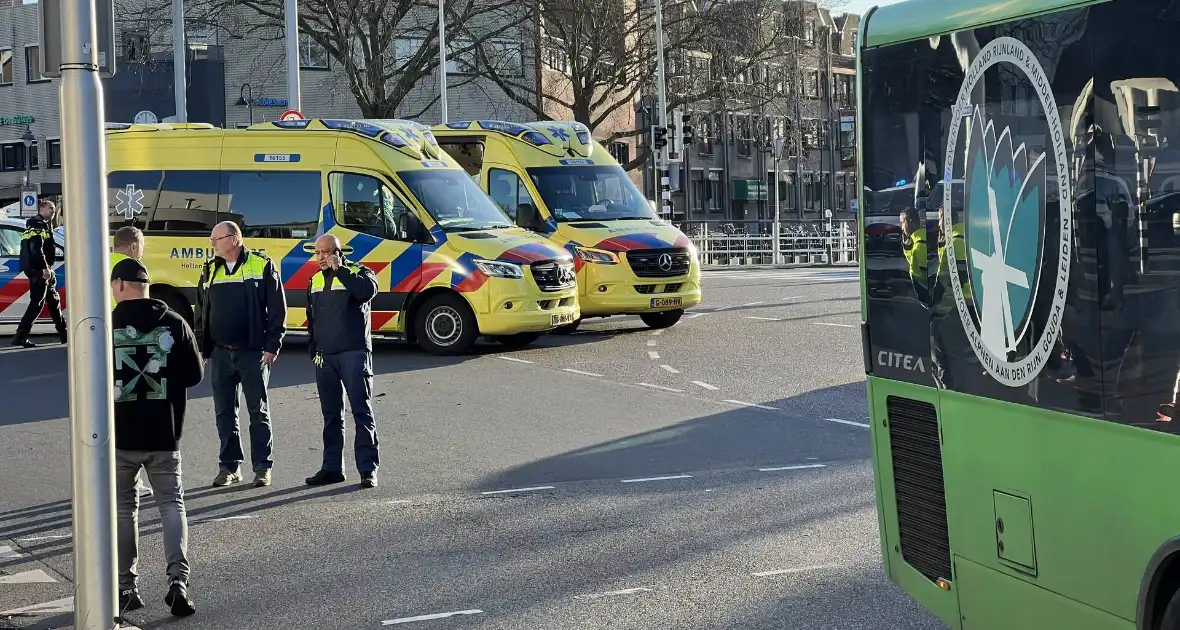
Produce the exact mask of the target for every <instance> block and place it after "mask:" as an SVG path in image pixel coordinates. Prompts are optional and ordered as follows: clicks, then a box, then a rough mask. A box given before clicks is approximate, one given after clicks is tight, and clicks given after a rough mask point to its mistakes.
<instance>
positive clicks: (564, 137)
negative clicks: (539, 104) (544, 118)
mask: <svg viewBox="0 0 1180 630" xmlns="http://www.w3.org/2000/svg"><path fill="white" fill-rule="evenodd" d="M548 131H549V133H550V134H552V135H553V137H554V138H557V139H558V140H561V141H562V142H568V141H569V139H570V134H569V132H568V131H566V130H565V129H563V128H561V127H549V129H548Z"/></svg>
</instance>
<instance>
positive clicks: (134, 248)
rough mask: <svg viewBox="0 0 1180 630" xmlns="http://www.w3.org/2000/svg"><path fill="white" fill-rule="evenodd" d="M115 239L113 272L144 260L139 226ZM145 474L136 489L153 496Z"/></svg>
mask: <svg viewBox="0 0 1180 630" xmlns="http://www.w3.org/2000/svg"><path fill="white" fill-rule="evenodd" d="M113 241H114V242H113V243H112V249H113V250H114V251H112V252H111V271H112V272H114V270H115V265H118V264H119V263H120V262H122V261H124V260H127V259H128V258H134V259H136V260H138V261H140V262H143V248H144V238H143V232H141V231H140V229H139V228H137V227H135V226H134V225H125V226H123V227H121V228H119V229H117V230H115V236H114V239H113ZM117 305H118V303H117V302H116V301H115V299H114V296H113V295H112V296H111V309H112V310H114V308H115V306H117ZM143 475H144V473H143V471H140V472H139V474H138V475H136V476H135V489H136V491H138V492H139V495H140V496H141V497H150V496H152V487H151V486H149V485H148V484H146V483H144V481H143Z"/></svg>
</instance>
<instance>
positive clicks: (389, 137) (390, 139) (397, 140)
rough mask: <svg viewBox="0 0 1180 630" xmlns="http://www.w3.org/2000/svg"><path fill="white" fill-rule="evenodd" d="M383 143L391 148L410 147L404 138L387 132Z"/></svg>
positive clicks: (382, 137)
mask: <svg viewBox="0 0 1180 630" xmlns="http://www.w3.org/2000/svg"><path fill="white" fill-rule="evenodd" d="M381 141H382V142H384V143H385V144H388V145H389V146H391V147H397V148H399V149H404V148H406V147H408V146H410V145H409V144H408V143H407V142H406V141H405V139H404V138H402V137H401V136H399V135H397V134H396V133H389V132H385V134H383V135H382V136H381Z"/></svg>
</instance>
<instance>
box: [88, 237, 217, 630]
mask: <svg viewBox="0 0 1180 630" xmlns="http://www.w3.org/2000/svg"><path fill="white" fill-rule="evenodd" d="M149 282H150V278H149V276H148V272H147V268H146V267H144V266H143V263H141V262H139V261H138V260H136V259H134V258H126V259H124V260H121V261H119V263H117V264H116V265H115V267H114V268H113V269H112V270H111V292H112V294H113V295H114V299H115V302H116V306H115V310H114V312H113V313H111V331H112V337H113V348H114V356H113V357H112V361H113V363H114V376H115V382H114V396H115V404H114V408H115V496H116V498H117V499H116V506H117V514H118V526H117V530H118V544H117V547H118V563H119V567H118V575H119V610H120V615H122V614H123V613H126V612H128V611H131V610H137V609H139V608H143V606H144V603H143V598H142V597H140V594H139V573H138V571H137V568H138V565H139V493H138V492H136V490H135V480H136V477H137V476H138V475H139V474H140V472H141V471H142V472H145V473H146V474H147V477H148V479H149V480H150V482H151V484H152V487H153V488H155V492H156V495H157V497H156V506H157V508H158V509H159V511H160V521H161V523H162V526H163V530H164V551H165V556H166V558H167V562H168V567H167V570H168V592H167V595H165V596H164V603H165V604H167V605H168V606H169V607H170V608H171V610H172V614H173V615H177V616H182V617H184V616H188V615H191V614H193V613H194V612H196V607H195V606H194V605H193V601H192V599H191V597H190V596H189V592H188V582H189V562H188V515H187V514H186V512H185V507H184V482H183V478H182V472H181V457H180V438H181V434H182V433H183V430H184V414H185V406H186V402H187V398H188V392H187V390H188V388H190V387H195V386H196V385H197V384H199V383H200V382H201V379H202V378H204V362H203V361H202V360H201V356H200V352H199V350H198V348H197V342H196V336H195V335H194V333H193V330H192V328H190V327H189V325H188V324H187V323H186V322H185V321H184V318H182V317H181V316H180V315H178V314H176V313H175V312H174V311H172V310H171V309H169V308H168V305H167V304H165V303H164V302H162V301H160V300H153V299H150V298H148V285H149Z"/></svg>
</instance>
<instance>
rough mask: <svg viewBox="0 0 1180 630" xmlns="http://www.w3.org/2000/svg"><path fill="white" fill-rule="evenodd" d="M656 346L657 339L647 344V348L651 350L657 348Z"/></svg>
mask: <svg viewBox="0 0 1180 630" xmlns="http://www.w3.org/2000/svg"><path fill="white" fill-rule="evenodd" d="M655 345H656V340H655V339H651V340H649V341H648V342H647V347H649V348H654V347H655Z"/></svg>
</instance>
